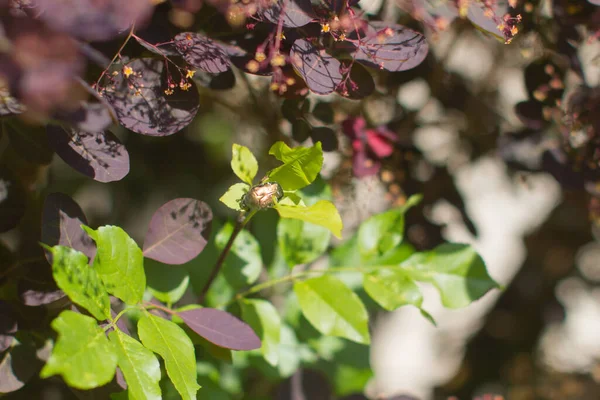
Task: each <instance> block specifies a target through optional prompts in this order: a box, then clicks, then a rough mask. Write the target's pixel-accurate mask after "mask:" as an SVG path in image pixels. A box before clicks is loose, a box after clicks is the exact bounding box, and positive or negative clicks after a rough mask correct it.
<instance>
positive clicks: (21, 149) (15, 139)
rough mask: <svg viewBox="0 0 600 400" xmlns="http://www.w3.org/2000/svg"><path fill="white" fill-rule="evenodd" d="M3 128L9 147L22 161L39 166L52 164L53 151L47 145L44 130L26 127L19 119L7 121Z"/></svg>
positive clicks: (30, 126) (36, 127) (33, 126)
mask: <svg viewBox="0 0 600 400" xmlns="http://www.w3.org/2000/svg"><path fill="white" fill-rule="evenodd" d="M4 127H5V129H6V131H7V133H8V137H9V139H10V145H11V147H12V148H13V149H15V151H16V152H17V154H19V156H21V157H22V158H23V159H25V160H27V161H29V162H31V163H34V164H39V165H47V164H50V162H52V156H53V155H54V151H53V150H52V149H51V148H50V146H49V144H48V137H47V136H46V129H44V128H43V127H41V126H35V125H28V124H25V123H24V122H22V121H21V120H19V119H12V120H8V121H6V122H5V123H4Z"/></svg>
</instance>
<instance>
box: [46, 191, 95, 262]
mask: <svg viewBox="0 0 600 400" xmlns="http://www.w3.org/2000/svg"><path fill="white" fill-rule="evenodd" d="M87 223H88V222H87V219H86V218H85V215H84V214H83V211H81V208H80V207H79V205H78V204H77V203H76V202H75V200H73V199H72V198H70V197H69V196H67V195H66V194H63V193H50V194H49V195H48V196H46V200H45V201H44V211H43V213H42V235H41V236H42V237H41V240H42V243H45V244H47V245H48V246H56V245H61V246H69V247H72V248H74V249H75V250H78V251H81V252H82V253H84V254H85V255H86V256H88V258H89V260H90V261H92V260H93V259H94V256H95V255H96V244H95V243H94V241H93V240H92V239H91V238H90V237H89V236H88V235H87V233H85V231H84V230H83V229H81V225H87ZM48 256H49V255H48V254H46V258H48ZM48 261H50V258H48Z"/></svg>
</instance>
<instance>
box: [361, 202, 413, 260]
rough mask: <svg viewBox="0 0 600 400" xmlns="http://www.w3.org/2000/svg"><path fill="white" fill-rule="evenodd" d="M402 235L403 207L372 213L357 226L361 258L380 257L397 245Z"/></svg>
mask: <svg viewBox="0 0 600 400" xmlns="http://www.w3.org/2000/svg"><path fill="white" fill-rule="evenodd" d="M403 237H404V209H402V208H396V209H393V210H388V211H386V212H383V213H381V214H377V215H374V216H372V217H370V218H369V219H367V220H366V221H365V222H363V223H362V224H361V225H360V227H359V228H358V246H359V249H360V253H361V256H362V259H363V260H368V259H370V258H375V257H380V256H382V255H383V254H385V253H387V252H388V251H390V250H392V249H393V248H395V247H396V246H398V245H399V244H400V243H401V242H402V239H403Z"/></svg>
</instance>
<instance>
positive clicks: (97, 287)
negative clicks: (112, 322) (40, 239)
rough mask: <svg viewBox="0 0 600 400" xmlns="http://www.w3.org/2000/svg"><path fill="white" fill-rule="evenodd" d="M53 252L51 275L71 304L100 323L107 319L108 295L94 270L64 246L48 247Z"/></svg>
mask: <svg viewBox="0 0 600 400" xmlns="http://www.w3.org/2000/svg"><path fill="white" fill-rule="evenodd" d="M47 250H49V251H51V252H52V275H53V276H54V280H55V281H56V284H57V285H58V287H59V288H60V289H62V291H63V292H65V293H66V294H67V296H69V298H70V299H71V301H72V302H73V303H75V304H78V305H80V306H81V307H83V308H85V309H86V310H87V311H89V313H90V314H92V315H93V316H94V317H95V318H96V319H98V320H100V321H102V320H105V319H108V318H109V317H110V300H109V298H108V293H107V291H106V289H105V288H104V285H103V284H102V281H101V280H100V277H98V273H97V272H96V268H91V267H90V266H89V265H88V258H87V256H86V255H85V254H83V253H81V252H79V251H77V250H74V249H71V248H69V247H65V246H54V247H51V248H50V247H48V248H47Z"/></svg>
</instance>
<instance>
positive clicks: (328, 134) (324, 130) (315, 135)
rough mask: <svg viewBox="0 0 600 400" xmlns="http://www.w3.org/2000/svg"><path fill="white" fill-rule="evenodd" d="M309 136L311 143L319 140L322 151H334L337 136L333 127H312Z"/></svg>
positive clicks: (336, 144)
mask: <svg viewBox="0 0 600 400" xmlns="http://www.w3.org/2000/svg"><path fill="white" fill-rule="evenodd" d="M310 137H311V139H312V141H313V143H317V142H321V145H322V146H323V151H336V150H337V149H338V145H339V143H338V138H337V136H336V134H335V132H334V131H333V129H331V128H329V127H327V126H317V127H315V128H313V129H312V132H311V133H310Z"/></svg>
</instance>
